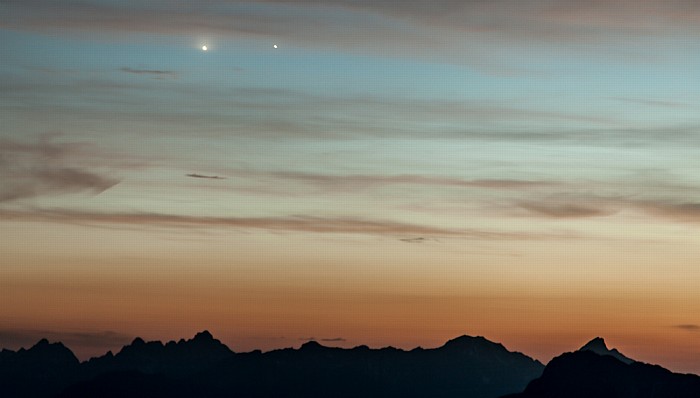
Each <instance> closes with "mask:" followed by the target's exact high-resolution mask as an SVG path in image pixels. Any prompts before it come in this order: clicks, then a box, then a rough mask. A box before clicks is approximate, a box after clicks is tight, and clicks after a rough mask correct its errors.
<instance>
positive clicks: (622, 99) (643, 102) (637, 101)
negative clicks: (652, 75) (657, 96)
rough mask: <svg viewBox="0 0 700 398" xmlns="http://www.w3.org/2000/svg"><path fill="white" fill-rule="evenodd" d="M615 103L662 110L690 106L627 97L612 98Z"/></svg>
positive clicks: (674, 102) (689, 106)
mask: <svg viewBox="0 0 700 398" xmlns="http://www.w3.org/2000/svg"><path fill="white" fill-rule="evenodd" d="M610 99H612V100H615V101H620V102H627V103H630V104H637V105H644V106H653V107H664V108H691V107H692V105H691V104H686V103H683V102H676V101H661V100H651V99H644V98H628V97H612V98H610Z"/></svg>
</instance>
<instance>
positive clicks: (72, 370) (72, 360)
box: [0, 331, 700, 398]
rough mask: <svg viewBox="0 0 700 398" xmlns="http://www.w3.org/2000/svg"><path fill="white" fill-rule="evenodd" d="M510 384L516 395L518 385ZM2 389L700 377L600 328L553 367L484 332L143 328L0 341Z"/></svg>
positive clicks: (176, 391)
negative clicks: (240, 341)
mask: <svg viewBox="0 0 700 398" xmlns="http://www.w3.org/2000/svg"><path fill="white" fill-rule="evenodd" d="M509 394H510V395H509ZM0 396H2V397H61V398H69V397H105V398H109V397H282V396H283V397H360V396H362V397H475V398H480V397H483V398H487V397H488V398H491V397H494V398H495V397H501V396H509V397H512V398H516V397H517V398H532V397H625V398H626V397H672V396H673V397H686V396H687V397H690V396H693V397H700V377H698V376H695V375H681V374H675V373H671V372H670V371H668V370H666V369H663V368H661V367H659V366H654V365H647V364H642V363H639V362H635V361H633V360H632V359H629V358H627V357H626V356H624V355H622V354H621V353H620V352H619V351H617V350H615V349H612V350H611V349H608V348H607V346H606V344H605V342H604V340H603V339H601V338H595V339H593V340H591V341H590V342H589V343H587V344H586V345H584V346H583V347H582V348H581V349H580V350H578V351H576V352H573V353H566V354H563V355H561V356H559V357H557V358H555V359H553V360H552V361H550V363H549V364H548V365H547V366H546V367H545V366H544V365H543V364H542V363H540V362H539V361H536V360H534V359H532V358H530V357H528V356H526V355H524V354H521V353H518V352H511V351H508V350H507V349H506V348H505V347H503V345H501V344H498V343H494V342H491V341H489V340H487V339H485V338H483V337H470V336H461V337H458V338H456V339H453V340H450V341H448V342H447V343H445V344H444V345H443V346H442V347H439V348H433V349H423V348H420V347H419V348H415V349H413V350H401V349H397V348H393V347H386V348H381V349H371V348H369V347H367V346H358V347H355V348H352V349H343V348H333V347H326V346H323V345H321V344H319V343H318V342H316V341H309V342H307V343H305V344H303V345H302V346H301V347H300V348H299V349H293V348H286V349H280V350H274V351H269V352H265V353H263V352H261V351H259V350H256V351H252V352H247V353H234V352H233V351H231V350H230V349H229V348H228V347H227V346H226V345H224V344H223V343H221V342H220V341H219V340H217V339H215V338H214V337H213V336H212V335H211V333H209V332H207V331H204V332H201V333H198V334H197V335H195V336H194V338H192V339H190V340H184V339H181V340H180V341H177V342H175V341H170V342H168V343H165V344H164V343H162V342H159V341H151V342H146V341H144V340H143V339H141V338H136V339H134V340H133V342H132V343H131V344H129V345H127V346H124V347H123V348H122V349H121V350H120V351H119V352H117V353H116V354H113V353H112V352H108V353H107V354H105V355H103V356H101V357H97V358H92V359H90V360H89V361H85V362H82V363H81V362H80V361H79V360H78V359H77V358H76V357H75V355H74V354H73V353H72V352H71V350H70V349H68V348H67V347H65V346H64V345H63V344H61V343H49V342H48V341H47V340H45V339H44V340H41V341H39V342H38V343H37V344H36V345H34V346H33V347H31V348H29V349H20V350H18V351H10V350H2V351H0Z"/></svg>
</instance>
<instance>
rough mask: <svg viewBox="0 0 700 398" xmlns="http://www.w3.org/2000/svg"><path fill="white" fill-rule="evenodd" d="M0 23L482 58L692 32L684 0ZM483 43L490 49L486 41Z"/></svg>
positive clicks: (147, 11)
mask: <svg viewBox="0 0 700 398" xmlns="http://www.w3.org/2000/svg"><path fill="white" fill-rule="evenodd" d="M2 4H3V8H2V13H1V14H0V27H3V28H6V29H21V30H39V31H47V30H48V31H54V32H55V31H66V30H69V31H70V30H73V31H83V32H84V31H87V32H96V33H100V34H102V33H104V32H108V31H112V32H113V31H119V32H141V33H156V34H170V35H178V36H180V35H188V36H191V35H202V34H209V35H218V36H225V37H266V38H273V37H274V38H284V40H287V41H290V42H294V43H296V44H298V45H303V46H322V47H334V48H341V49H352V50H355V51H358V50H359V51H370V52H381V53H394V54H402V55H420V56H424V55H433V56H435V55H441V56H442V57H444V58H446V59H451V60H453V61H459V62H470V63H475V64H479V63H482V64H483V63H484V62H485V61H488V60H486V58H487V56H488V51H487V48H489V47H490V45H493V44H496V43H501V44H503V43H506V44H508V43H512V44H514V45H521V44H528V45H532V44H537V43H543V44H546V45H552V44H567V45H570V44H572V43H575V44H580V45H581V46H579V48H586V46H590V45H591V44H596V45H601V46H603V45H607V44H610V43H613V42H630V41H632V42H636V43H639V44H644V40H645V39H648V38H650V37H665V38H669V37H674V36H676V35H679V34H685V35H692V36H697V35H698V34H700V28H698V26H700V24H699V23H698V22H699V21H700V7H699V6H698V5H697V2H693V1H690V0H669V1H656V0H639V1H633V0H613V1H586V2H582V1H575V0H531V1H518V0H495V1H481V0H471V1H457V0H444V1H417V0H416V1H402V2H395V1H350V0H316V1H314V0H309V1H289V0H270V1H265V0H258V1H247V2H230V1H225V0H207V1H200V2H195V3H193V2H188V1H184V0H171V1H158V2H149V3H142V2H132V1H126V2H117V1H101V2H97V1H94V2H77V1H65V2H56V1H51V0H27V1H19V0H5V1H3V2H2ZM491 51H493V49H492V48H491Z"/></svg>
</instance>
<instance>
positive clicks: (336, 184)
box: [231, 170, 562, 191]
mask: <svg viewBox="0 0 700 398" xmlns="http://www.w3.org/2000/svg"><path fill="white" fill-rule="evenodd" d="M231 173H232V174H235V175H237V176H242V177H254V178H274V179H281V180H293V181H298V182H302V183H308V184H312V185H316V186H322V187H327V188H333V189H337V190H343V191H345V190H355V189H358V188H371V187H375V186H382V185H390V184H412V185H436V186H452V187H463V188H486V189H504V190H524V189H538V188H549V187H556V186H560V185H562V184H561V183H559V182H555V181H528V180H508V179H473V180H465V179H459V178H450V177H437V176H422V175H415V174H401V175H362V174H350V175H331V174H317V173H304V172H295V171H269V172H268V171H258V170H232V171H231Z"/></svg>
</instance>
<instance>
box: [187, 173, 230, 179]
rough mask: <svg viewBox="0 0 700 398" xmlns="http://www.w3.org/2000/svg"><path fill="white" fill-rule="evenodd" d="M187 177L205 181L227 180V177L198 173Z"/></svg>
mask: <svg viewBox="0 0 700 398" xmlns="http://www.w3.org/2000/svg"><path fill="white" fill-rule="evenodd" d="M185 177H190V178H203V179H208V180H225V179H226V177H221V176H214V175H204V174H197V173H192V174H185Z"/></svg>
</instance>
